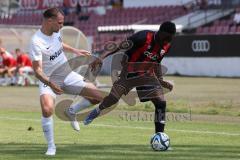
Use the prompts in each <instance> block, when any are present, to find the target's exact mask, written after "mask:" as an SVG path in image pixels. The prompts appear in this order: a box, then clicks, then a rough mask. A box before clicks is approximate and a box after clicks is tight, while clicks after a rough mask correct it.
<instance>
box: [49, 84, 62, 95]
mask: <svg viewBox="0 0 240 160" xmlns="http://www.w3.org/2000/svg"><path fill="white" fill-rule="evenodd" d="M49 87H51V88H52V90H53V92H54V93H56V94H58V95H60V94H63V90H62V89H61V88H60V87H59V86H58V85H56V84H55V83H53V82H49Z"/></svg>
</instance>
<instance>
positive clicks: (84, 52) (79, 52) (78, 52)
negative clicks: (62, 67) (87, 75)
mask: <svg viewBox="0 0 240 160" xmlns="http://www.w3.org/2000/svg"><path fill="white" fill-rule="evenodd" d="M75 54H76V55H78V56H91V53H90V52H89V51H87V50H84V49H76V50H75Z"/></svg>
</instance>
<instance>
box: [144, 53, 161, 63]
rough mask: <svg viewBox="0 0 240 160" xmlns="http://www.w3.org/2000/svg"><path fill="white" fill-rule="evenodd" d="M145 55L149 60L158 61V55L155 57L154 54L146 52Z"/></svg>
mask: <svg viewBox="0 0 240 160" xmlns="http://www.w3.org/2000/svg"><path fill="white" fill-rule="evenodd" d="M144 55H146V56H147V57H148V58H150V59H151V60H153V61H156V60H157V59H158V55H154V54H153V53H151V52H149V51H145V52H144Z"/></svg>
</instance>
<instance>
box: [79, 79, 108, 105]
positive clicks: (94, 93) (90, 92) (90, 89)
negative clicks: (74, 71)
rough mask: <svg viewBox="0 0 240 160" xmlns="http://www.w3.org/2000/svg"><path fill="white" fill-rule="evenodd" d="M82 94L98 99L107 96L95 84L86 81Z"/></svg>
mask: <svg viewBox="0 0 240 160" xmlns="http://www.w3.org/2000/svg"><path fill="white" fill-rule="evenodd" d="M79 95H80V96H83V97H85V98H87V99H90V100H91V99H94V100H97V101H102V100H103V98H104V97H105V96H106V94H104V92H102V91H100V90H99V89H98V88H97V87H96V86H95V85H94V84H92V83H86V84H85V86H84V88H83V89H82V91H81V93H80V94H79Z"/></svg>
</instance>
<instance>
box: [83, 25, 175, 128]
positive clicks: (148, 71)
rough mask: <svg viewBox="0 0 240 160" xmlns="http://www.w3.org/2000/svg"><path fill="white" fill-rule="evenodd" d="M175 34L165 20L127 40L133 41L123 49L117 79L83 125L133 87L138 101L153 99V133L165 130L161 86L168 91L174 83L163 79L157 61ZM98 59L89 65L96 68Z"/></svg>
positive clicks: (166, 49) (164, 107)
mask: <svg viewBox="0 0 240 160" xmlns="http://www.w3.org/2000/svg"><path fill="white" fill-rule="evenodd" d="M175 33H176V26H175V24H174V23H172V22H169V21H167V22H164V23H162V24H161V26H160V28H159V30H158V31H157V32H153V31H148V30H144V31H140V32H137V33H135V34H133V35H132V36H131V37H129V38H128V39H127V40H128V41H129V42H131V43H132V47H131V48H130V49H128V50H126V51H125V55H126V56H125V57H126V59H125V58H123V59H122V65H123V66H122V70H121V74H120V76H119V79H118V80H116V81H115V82H114V84H113V87H112V89H111V92H110V94H109V95H108V96H106V97H105V98H104V100H103V101H102V102H101V104H100V105H99V107H97V108H95V109H94V110H92V111H91V112H90V113H89V115H88V116H87V117H86V118H85V120H84V124H85V125H87V124H89V123H91V122H92V121H93V119H95V118H96V117H98V115H99V114H100V113H101V111H102V110H104V109H106V108H108V107H111V106H112V105H114V104H116V103H117V102H118V101H119V99H120V98H121V96H122V95H123V94H125V95H126V94H128V92H129V91H130V90H131V89H133V88H134V87H136V90H137V93H138V97H139V99H140V101H141V102H146V101H152V103H153V104H154V106H155V132H164V126H165V112H166V100H165V99H164V96H163V90H162V87H164V88H167V89H169V90H170V91H171V90H172V88H173V85H172V84H171V83H169V82H167V81H164V80H163V78H162V71H161V67H160V63H161V61H162V59H163V57H164V56H165V54H166V53H167V52H168V50H169V48H170V43H171V42H172V39H173V37H174V35H175ZM117 51H119V49H116V50H115V51H113V52H111V53H106V54H104V55H102V56H101V58H102V59H103V58H105V57H107V56H109V55H112V54H114V53H116V52H117ZM100 62H101V59H99V60H96V61H95V62H94V63H92V64H91V67H92V68H93V69H94V68H96V65H97V64H100ZM156 66H157V67H156ZM144 75H145V77H144ZM136 77H137V78H136ZM149 82H150V83H149Z"/></svg>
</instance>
